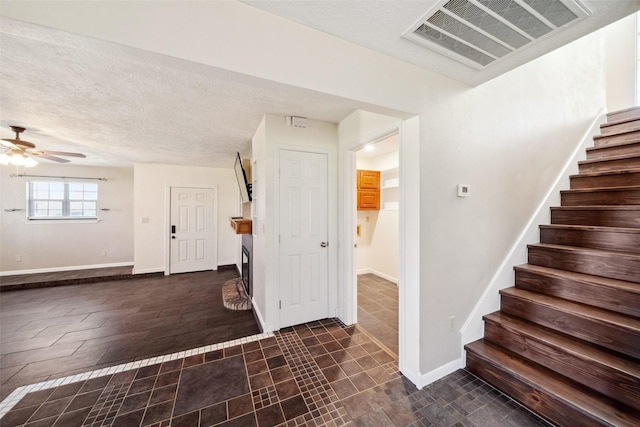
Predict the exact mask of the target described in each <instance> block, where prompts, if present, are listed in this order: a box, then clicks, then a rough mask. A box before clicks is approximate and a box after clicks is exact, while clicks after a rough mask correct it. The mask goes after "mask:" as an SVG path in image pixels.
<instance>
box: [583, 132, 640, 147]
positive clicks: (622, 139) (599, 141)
mask: <svg viewBox="0 0 640 427" xmlns="http://www.w3.org/2000/svg"><path fill="white" fill-rule="evenodd" d="M635 142H640V131H637V132H629V133H623V134H621V135H610V136H603V137H595V138H593V146H594V147H597V148H600V147H608V146H610V145H616V144H630V143H635Z"/></svg>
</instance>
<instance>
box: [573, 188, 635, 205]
mask: <svg viewBox="0 0 640 427" xmlns="http://www.w3.org/2000/svg"><path fill="white" fill-rule="evenodd" d="M560 201H561V204H562V206H591V205H608V206H611V205H614V206H619V205H640V189H621V190H606V191H598V190H593V191H588V192H577V193H572V192H569V191H566V192H564V191H563V192H562V193H561V194H560Z"/></svg>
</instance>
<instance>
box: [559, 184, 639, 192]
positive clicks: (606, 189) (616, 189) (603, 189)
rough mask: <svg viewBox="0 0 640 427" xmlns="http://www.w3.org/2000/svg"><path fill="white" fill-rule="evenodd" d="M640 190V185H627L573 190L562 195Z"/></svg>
mask: <svg viewBox="0 0 640 427" xmlns="http://www.w3.org/2000/svg"><path fill="white" fill-rule="evenodd" d="M627 190H640V185H627V186H623V187H595V188H575V189H572V190H560V194H577V193H593V192H594V191H627Z"/></svg>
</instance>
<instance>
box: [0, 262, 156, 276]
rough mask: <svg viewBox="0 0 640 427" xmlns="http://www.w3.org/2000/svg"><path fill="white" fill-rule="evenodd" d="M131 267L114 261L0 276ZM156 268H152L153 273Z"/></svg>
mask: <svg viewBox="0 0 640 427" xmlns="http://www.w3.org/2000/svg"><path fill="white" fill-rule="evenodd" d="M111 267H133V263H132V262H114V263H110V264H91V265H71V266H67V267H48V268H32V269H29V270H10V271H0V277H1V276H17V275H19V274H38V273H56V272H59V271H72V270H93V269H96V268H111ZM156 271H157V270H155V269H154V270H153V272H154V273H155V272H156ZM134 274H135V273H134Z"/></svg>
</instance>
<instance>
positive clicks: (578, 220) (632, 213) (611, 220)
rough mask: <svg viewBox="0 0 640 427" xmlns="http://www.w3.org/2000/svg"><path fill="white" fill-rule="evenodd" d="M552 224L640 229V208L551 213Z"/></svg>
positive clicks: (558, 211)
mask: <svg viewBox="0 0 640 427" xmlns="http://www.w3.org/2000/svg"><path fill="white" fill-rule="evenodd" d="M551 223H552V224H567V225H593V226H600V227H625V228H640V207H638V209H637V210H624V211H613V210H611V211H603V210H597V209H594V210H585V209H575V210H572V209H562V210H555V209H554V210H552V211H551Z"/></svg>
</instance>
